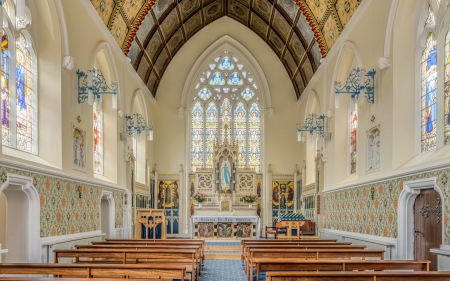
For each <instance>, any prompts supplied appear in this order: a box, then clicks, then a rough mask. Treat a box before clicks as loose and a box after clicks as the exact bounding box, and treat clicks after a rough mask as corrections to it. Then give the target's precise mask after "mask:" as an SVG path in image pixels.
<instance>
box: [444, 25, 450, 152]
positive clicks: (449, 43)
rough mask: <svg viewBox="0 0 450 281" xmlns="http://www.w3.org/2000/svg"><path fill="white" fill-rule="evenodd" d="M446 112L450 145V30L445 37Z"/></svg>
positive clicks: (446, 138) (446, 130)
mask: <svg viewBox="0 0 450 281" xmlns="http://www.w3.org/2000/svg"><path fill="white" fill-rule="evenodd" d="M444 52H445V53H444V60H445V61H444V81H445V82H444V95H445V102H444V110H445V117H444V118H445V120H444V124H445V130H444V138H445V139H444V140H445V144H446V145H448V144H450V29H449V31H448V32H447V36H446V37H445V49H444Z"/></svg>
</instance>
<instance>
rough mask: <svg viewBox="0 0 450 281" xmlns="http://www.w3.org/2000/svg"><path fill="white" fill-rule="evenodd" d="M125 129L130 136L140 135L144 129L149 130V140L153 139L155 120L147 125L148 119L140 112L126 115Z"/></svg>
mask: <svg viewBox="0 0 450 281" xmlns="http://www.w3.org/2000/svg"><path fill="white" fill-rule="evenodd" d="M125 122H126V123H125V129H126V132H127V135H128V136H130V137H131V136H133V135H137V136H139V135H140V134H141V133H142V132H143V131H147V140H149V141H151V140H153V126H154V125H153V122H150V123H149V124H148V125H147V121H145V118H144V117H143V116H142V115H141V114H140V113H135V114H133V115H131V116H130V115H125Z"/></svg>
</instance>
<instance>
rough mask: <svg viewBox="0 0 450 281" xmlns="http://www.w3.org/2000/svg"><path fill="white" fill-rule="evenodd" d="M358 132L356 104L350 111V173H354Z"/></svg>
mask: <svg viewBox="0 0 450 281" xmlns="http://www.w3.org/2000/svg"><path fill="white" fill-rule="evenodd" d="M357 132H358V105H357V104H356V103H355V108H354V110H353V111H352V112H351V113H350V174H354V173H356V156H357V154H356V148H357V142H356V141H357Z"/></svg>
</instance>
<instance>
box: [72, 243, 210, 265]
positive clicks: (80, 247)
mask: <svg viewBox="0 0 450 281" xmlns="http://www.w3.org/2000/svg"><path fill="white" fill-rule="evenodd" d="M74 248H75V249H77V250H88V249H116V250H129V249H135V250H145V249H193V250H196V253H195V256H196V259H197V260H198V261H199V262H200V264H203V256H202V255H201V254H200V245H165V244H150V245H141V244H134V245H128V244H124V245H116V244H112V245H111V244H96V245H75V246H74ZM200 271H201V266H200Z"/></svg>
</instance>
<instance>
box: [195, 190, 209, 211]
mask: <svg viewBox="0 0 450 281" xmlns="http://www.w3.org/2000/svg"><path fill="white" fill-rule="evenodd" d="M192 198H193V199H194V200H195V201H197V203H198V207H199V208H201V207H202V203H203V202H204V201H205V200H206V196H205V194H203V193H200V192H197V193H195V194H194V195H193V196H192Z"/></svg>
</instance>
